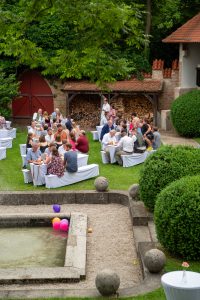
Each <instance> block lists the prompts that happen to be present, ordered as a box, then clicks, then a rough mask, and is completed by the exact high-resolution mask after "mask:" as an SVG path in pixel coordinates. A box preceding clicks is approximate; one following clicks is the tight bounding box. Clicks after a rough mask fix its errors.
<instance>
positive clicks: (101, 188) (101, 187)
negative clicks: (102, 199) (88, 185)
mask: <svg viewBox="0 0 200 300" xmlns="http://www.w3.org/2000/svg"><path fill="white" fill-rule="evenodd" d="M94 186H95V188H96V190H97V191H98V192H105V191H106V190H107V188H108V180H107V178H105V177H102V176H100V177H97V178H96V179H95V181H94Z"/></svg>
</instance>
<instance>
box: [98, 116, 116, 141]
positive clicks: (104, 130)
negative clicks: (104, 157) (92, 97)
mask: <svg viewBox="0 0 200 300" xmlns="http://www.w3.org/2000/svg"><path fill="white" fill-rule="evenodd" d="M113 129H114V126H113V121H112V120H108V123H107V124H105V125H104V126H103V128H102V130H101V136H100V140H101V141H102V140H103V136H104V135H105V134H106V133H108V132H110V131H111V130H113Z"/></svg>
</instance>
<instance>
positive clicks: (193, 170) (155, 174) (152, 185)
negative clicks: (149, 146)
mask: <svg viewBox="0 0 200 300" xmlns="http://www.w3.org/2000/svg"><path fill="white" fill-rule="evenodd" d="M196 174H200V150H199V149H194V148H191V147H183V146H178V147H172V146H166V147H162V148H160V149H159V150H157V151H156V152H155V153H154V154H151V155H150V156H149V157H148V158H147V160H146V161H145V163H144V167H143V169H142V171H141V176H140V181H139V184H140V199H141V200H142V201H143V202H144V204H145V206H146V207H148V208H149V209H150V210H151V211H153V210H154V205H155V200H156V196H157V194H159V193H160V191H161V190H162V189H163V188H165V187H166V186H167V185H168V184H169V183H171V182H172V181H174V180H176V179H179V178H181V177H183V176H186V175H196Z"/></svg>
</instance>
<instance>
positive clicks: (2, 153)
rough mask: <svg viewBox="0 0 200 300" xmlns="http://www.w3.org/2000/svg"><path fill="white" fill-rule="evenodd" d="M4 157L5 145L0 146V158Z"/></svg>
mask: <svg viewBox="0 0 200 300" xmlns="http://www.w3.org/2000/svg"><path fill="white" fill-rule="evenodd" d="M4 158H6V147H0V160H2V159H4Z"/></svg>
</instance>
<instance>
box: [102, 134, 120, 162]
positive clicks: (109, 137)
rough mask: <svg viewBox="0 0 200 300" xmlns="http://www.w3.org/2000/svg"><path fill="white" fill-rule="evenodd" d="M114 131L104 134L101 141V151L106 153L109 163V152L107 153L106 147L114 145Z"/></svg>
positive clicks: (115, 141) (115, 142)
mask: <svg viewBox="0 0 200 300" xmlns="http://www.w3.org/2000/svg"><path fill="white" fill-rule="evenodd" d="M115 134H116V131H115V130H114V129H112V130H111V131H110V132H108V133H106V134H105V135H104V137H103V140H102V150H104V151H105V152H106V156H107V158H108V161H110V152H109V151H108V145H116V144H117V140H116V137H115Z"/></svg>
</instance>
